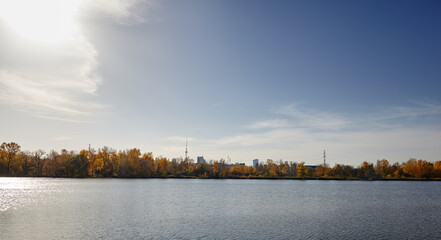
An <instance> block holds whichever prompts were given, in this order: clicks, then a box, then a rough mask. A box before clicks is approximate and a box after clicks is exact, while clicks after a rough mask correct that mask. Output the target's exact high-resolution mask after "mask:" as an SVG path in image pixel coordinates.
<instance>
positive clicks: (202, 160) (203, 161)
mask: <svg viewBox="0 0 441 240" xmlns="http://www.w3.org/2000/svg"><path fill="white" fill-rule="evenodd" d="M204 163H205V159H204V156H200V157H198V160H197V164H204Z"/></svg>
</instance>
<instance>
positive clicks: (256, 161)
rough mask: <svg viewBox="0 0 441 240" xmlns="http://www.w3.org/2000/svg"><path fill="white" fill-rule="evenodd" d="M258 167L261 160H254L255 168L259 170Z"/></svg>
mask: <svg viewBox="0 0 441 240" xmlns="http://www.w3.org/2000/svg"><path fill="white" fill-rule="evenodd" d="M257 166H259V159H254V160H253V168H257Z"/></svg>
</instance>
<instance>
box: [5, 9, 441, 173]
mask: <svg viewBox="0 0 441 240" xmlns="http://www.w3.org/2000/svg"><path fill="white" fill-rule="evenodd" d="M440 12H441V3H440V2H439V1H401V0H400V1H392V0H388V1H374V0H369V1H320V0H317V1H306V0H303V1H283V0H280V1H268V0H264V1H261V0H253V1H244V0H224V1H220V0H212V1H204V0H188V1H171V0H169V1H165V0H162V1H161V0H125V1H123V0H93V1H92V0H90V1H88V0H64V1H60V0H40V1H34V0H1V1H0V36H1V38H0V141H1V142H11V141H14V142H17V143H18V144H20V145H21V146H22V149H23V150H28V151H35V150H37V149H43V150H45V151H46V152H48V151H50V150H52V149H54V150H56V151H60V150H61V149H63V148H65V149H68V150H75V151H79V150H81V149H87V148H88V146H89V144H91V146H92V147H93V148H95V149H98V148H101V147H103V146H109V147H111V148H114V149H117V150H125V149H130V148H139V149H141V151H142V152H153V154H154V155H155V156H165V157H168V158H174V157H184V156H185V145H186V141H188V153H189V157H191V158H194V159H196V157H197V156H204V157H205V159H207V160H219V159H231V162H233V163H234V162H244V163H246V164H248V165H251V163H252V160H253V159H259V160H260V161H266V159H273V160H275V161H279V160H283V161H293V162H302V161H304V162H305V163H306V164H320V163H322V162H323V150H326V155H327V159H326V160H327V163H329V164H330V165H331V166H333V164H335V163H340V164H349V165H353V166H358V165H360V164H361V163H362V162H363V161H368V162H376V160H378V159H387V160H389V162H392V163H394V162H400V163H401V162H404V161H407V160H408V159H409V158H417V159H425V160H428V161H432V162H433V161H439V160H441V146H440V145H441V121H440V119H441V118H440V117H441V94H440V93H441V67H440V66H441V14H439V13H440Z"/></svg>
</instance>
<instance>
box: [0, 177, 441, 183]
mask: <svg viewBox="0 0 441 240" xmlns="http://www.w3.org/2000/svg"><path fill="white" fill-rule="evenodd" d="M0 178H54V179H57V178H59V179H210V180H228V179H230V180H231V179H236V180H298V181H305V180H313V181H411V182H438V181H441V178H429V179H426V178H383V179H361V178H349V179H347V178H335V177H329V178H320V177H310V178H308V177H307V178H299V177H224V178H220V177H192V176H155V177H51V176H0Z"/></svg>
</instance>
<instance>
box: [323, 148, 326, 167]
mask: <svg viewBox="0 0 441 240" xmlns="http://www.w3.org/2000/svg"><path fill="white" fill-rule="evenodd" d="M323 167H326V150H323Z"/></svg>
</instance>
